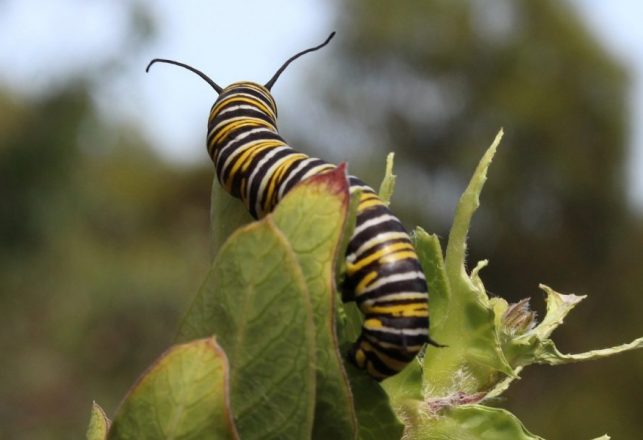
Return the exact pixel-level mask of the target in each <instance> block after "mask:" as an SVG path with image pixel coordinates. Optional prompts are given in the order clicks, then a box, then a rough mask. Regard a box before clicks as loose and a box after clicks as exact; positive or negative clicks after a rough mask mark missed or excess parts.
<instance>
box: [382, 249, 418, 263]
mask: <svg viewBox="0 0 643 440" xmlns="http://www.w3.org/2000/svg"><path fill="white" fill-rule="evenodd" d="M409 246H411V245H409ZM411 249H412V247H411ZM409 258H413V259H415V258H417V254H416V253H415V251H403V252H395V253H393V254H390V255H386V256H385V257H384V258H382V259H381V260H380V262H381V263H395V262H396V261H401V260H406V259H409Z"/></svg>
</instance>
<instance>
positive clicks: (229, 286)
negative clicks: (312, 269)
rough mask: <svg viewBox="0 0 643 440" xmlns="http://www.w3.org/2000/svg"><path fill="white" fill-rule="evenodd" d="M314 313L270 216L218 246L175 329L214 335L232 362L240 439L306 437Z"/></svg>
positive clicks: (188, 335) (184, 336) (184, 334)
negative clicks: (219, 248)
mask: <svg viewBox="0 0 643 440" xmlns="http://www.w3.org/2000/svg"><path fill="white" fill-rule="evenodd" d="M313 330H314V329H313V319H312V310H311V304H310V299H309V295H308V289H307V288H306V282H305V278H304V276H303V274H302V271H301V268H300V266H299V262H298V260H297V257H296V256H295V254H294V252H293V250H292V247H291V246H290V244H289V243H288V240H287V239H286V237H285V236H284V234H283V233H282V232H281V231H280V230H279V229H278V228H277V227H276V226H275V224H274V222H273V221H272V218H271V217H270V216H268V217H266V218H265V219H264V220H262V221H260V222H255V223H252V224H250V225H248V226H245V227H243V228H241V229H239V230H237V231H236V232H235V233H234V234H232V236H231V237H230V238H229V239H228V240H227V241H226V243H225V244H224V245H223V246H222V247H221V250H220V251H219V254H218V255H217V257H216V258H215V261H214V263H213V265H212V269H211V270H210V272H209V273H208V276H207V278H206V280H205V282H204V284H203V286H202V287H201V289H200V290H199V292H198V294H197V296H196V298H195V300H194V302H193V304H192V306H191V308H190V309H189V311H188V313H187V315H186V316H185V318H184V320H183V322H182V324H181V327H180V329H179V339H180V340H190V339H194V338H198V337H202V336H203V335H209V334H215V335H217V337H218V340H219V341H220V343H221V346H222V347H223V349H224V350H225V352H226V354H227V355H228V358H229V361H230V368H231V373H230V392H231V402H232V413H233V415H234V418H235V423H236V425H237V429H238V430H239V433H240V435H241V437H242V438H259V437H263V438H293V439H296V438H309V437H310V435H311V431H312V422H313V409H314V397H315V395H314V393H315V370H314V356H315V353H314V349H315V344H314V333H313Z"/></svg>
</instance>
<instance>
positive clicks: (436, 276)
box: [413, 227, 451, 333]
mask: <svg viewBox="0 0 643 440" xmlns="http://www.w3.org/2000/svg"><path fill="white" fill-rule="evenodd" d="M413 238H414V244H415V250H416V252H417V254H418V259H419V260H420V265H421V266H422V269H423V271H424V275H425V277H426V282H427V284H428V285H429V306H430V309H429V310H430V320H431V321H430V327H429V330H430V331H431V332H437V333H439V332H440V329H441V328H442V326H443V325H444V323H445V321H446V319H447V317H448V313H449V301H450V299H451V287H450V286H449V280H448V278H447V273H446V269H445V266H444V257H442V247H441V246H440V240H439V239H438V237H437V235H435V234H428V233H427V232H426V231H425V230H424V229H422V228H420V227H417V228H416V229H415V234H414V237H413Z"/></svg>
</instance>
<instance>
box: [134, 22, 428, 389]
mask: <svg viewBox="0 0 643 440" xmlns="http://www.w3.org/2000/svg"><path fill="white" fill-rule="evenodd" d="M334 34H335V33H334V32H333V33H331V34H330V36H329V37H328V38H327V39H326V41H324V42H323V43H322V44H320V45H319V46H316V47H312V48H310V49H306V50H304V51H302V52H299V53H297V54H295V55H294V56H292V57H291V58H290V59H288V60H287V61H286V62H285V63H284V64H283V65H282V66H281V67H280V68H279V69H278V70H277V72H276V73H275V74H274V76H273V77H272V78H271V79H270V81H268V82H267V83H266V84H265V85H263V86H262V85H260V84H256V83H253V82H248V81H243V82H236V83H234V84H231V85H229V86H228V87H226V88H222V87H220V86H218V85H217V84H216V83H215V82H214V81H212V80H211V79H210V78H209V77H207V76H206V75H205V74H204V73H202V72H201V71H199V70H197V69H195V68H193V67H191V66H188V65H186V64H183V63H179V62H177V61H172V60H167V59H160V58H156V59H153V60H152V61H151V62H150V63H149V65H148V66H147V69H146V71H149V69H150V67H151V66H152V64H154V63H156V62H161V63H169V64H174V65H178V66H180V67H183V68H186V69H188V70H190V71H192V72H194V73H196V74H197V75H199V76H200V77H201V78H203V79H204V80H205V81H206V82H207V83H208V84H210V86H211V87H212V88H213V89H214V90H215V91H216V92H217V93H218V95H219V97H218V99H217V100H216V101H215V103H214V105H213V106H212V109H211V111H210V117H209V119H208V135H207V148H208V153H209V154H210V157H211V158H212V161H213V162H214V166H215V168H216V174H217V178H218V180H219V182H220V183H221V185H222V186H223V187H224V188H225V190H226V191H227V192H229V193H230V194H232V195H233V196H234V197H237V198H240V199H241V200H242V201H243V202H244V204H245V205H246V207H247V208H248V211H249V212H250V214H251V215H252V216H253V217H254V218H261V217H263V216H264V215H266V214H268V213H269V212H271V211H272V210H273V209H274V208H275V206H276V205H277V204H278V203H279V201H280V200H281V199H282V198H283V197H284V196H285V195H286V194H287V193H288V191H290V190H291V189H292V188H293V187H294V186H295V185H296V184H297V183H299V182H301V181H302V180H304V179H306V178H308V177H311V176H314V175H316V174H319V173H324V172H327V171H329V170H332V169H334V168H335V165H332V164H329V163H327V162H325V161H323V160H321V159H317V158H313V157H309V156H307V155H305V154H303V153H300V152H298V151H297V150H295V149H293V148H291V147H290V146H289V145H288V144H287V143H286V142H285V141H284V139H283V138H282V137H281V136H280V135H279V132H278V131H277V105H276V103H275V100H274V98H273V97H272V95H271V92H270V90H271V88H272V86H273V85H274V84H275V82H276V81H277V78H279V76H280V75H281V73H282V72H283V71H284V70H285V69H286V67H288V65H289V64H290V63H291V62H292V61H294V60H295V59H297V58H299V57H300V56H302V55H304V54H306V53H309V52H312V51H315V50H318V49H320V48H322V47H324V46H325V45H326V44H328V42H329V41H330V40H331V38H332V37H333V36H334ZM348 179H349V185H350V192H351V194H353V193H355V192H356V191H359V192H360V196H359V197H360V198H359V202H358V207H357V220H356V225H355V229H354V231H353V234H352V236H351V238H350V241H349V244H348V249H347V251H346V274H345V279H344V280H343V283H342V286H341V290H342V293H343V299H344V301H356V303H357V305H358V306H359V308H360V310H361V312H362V313H363V314H364V322H363V325H362V332H361V335H360V336H359V338H358V339H357V341H356V342H355V343H354V345H353V347H352V348H351V350H350V352H349V353H348V357H349V359H350V360H351V361H352V362H353V363H354V364H355V365H356V366H357V367H359V368H362V369H365V370H366V371H367V372H368V373H369V374H370V375H371V376H372V377H374V378H375V379H377V380H382V379H385V378H386V377H388V376H391V375H393V374H396V373H397V372H399V371H400V370H402V368H404V366H405V365H406V364H408V363H409V362H410V361H411V360H412V359H413V358H414V357H415V355H416V354H417V353H418V352H419V351H420V350H421V349H422V347H423V346H424V344H425V343H427V342H428V343H432V341H431V340H430V338H429V335H428V328H429V312H428V289H427V285H426V280H425V277H424V274H423V272H422V268H421V267H420V263H419V261H418V257H417V255H416V252H415V250H414V248H413V245H412V243H411V240H410V238H409V235H408V233H407V232H406V230H405V229H404V227H403V226H402V224H401V223H400V221H399V220H398V219H397V218H396V217H395V216H394V215H393V214H392V212H391V211H390V210H389V209H388V207H387V205H386V203H384V202H383V201H382V200H381V199H380V198H379V197H378V195H377V194H376V193H375V191H374V190H373V189H372V188H370V187H369V186H367V185H366V184H364V183H363V182H362V181H361V180H360V179H358V178H357V177H354V176H349V177H348Z"/></svg>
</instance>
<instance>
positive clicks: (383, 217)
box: [353, 214, 397, 237]
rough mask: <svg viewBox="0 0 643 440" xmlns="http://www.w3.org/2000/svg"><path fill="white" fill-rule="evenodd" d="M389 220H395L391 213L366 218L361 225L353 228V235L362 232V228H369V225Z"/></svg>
mask: <svg viewBox="0 0 643 440" xmlns="http://www.w3.org/2000/svg"><path fill="white" fill-rule="evenodd" d="M390 220H397V219H396V218H395V217H394V216H392V215H391V214H382V215H380V216H379V217H374V218H371V219H368V220H366V221H365V222H363V223H362V224H361V225H359V226H358V227H356V228H355V230H353V237H354V236H356V235H357V234H359V233H360V232H362V231H363V230H364V229H367V228H370V227H371V226H375V225H379V224H380V223H384V222H387V221H390Z"/></svg>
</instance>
